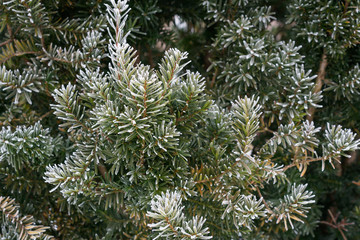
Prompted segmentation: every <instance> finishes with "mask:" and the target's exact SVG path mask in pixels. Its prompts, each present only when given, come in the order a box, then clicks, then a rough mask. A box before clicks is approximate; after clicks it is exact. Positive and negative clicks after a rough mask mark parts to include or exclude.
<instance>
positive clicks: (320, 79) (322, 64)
mask: <svg viewBox="0 0 360 240" xmlns="http://www.w3.org/2000/svg"><path fill="white" fill-rule="evenodd" d="M327 65H328V60H327V55H326V53H325V51H324V53H323V54H322V57H321V62H320V67H319V72H318V76H317V78H316V84H315V89H314V93H318V92H320V90H321V88H322V86H323V81H324V79H325V75H326V71H325V70H326V67H327ZM314 115H315V108H314V107H311V108H310V109H309V115H308V116H307V120H308V121H309V122H312V121H313V119H314Z"/></svg>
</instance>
